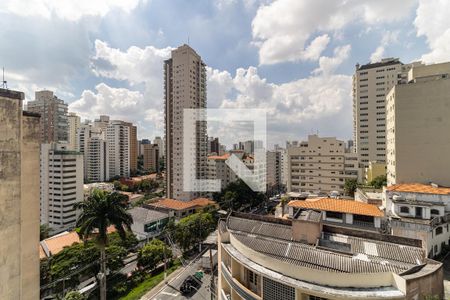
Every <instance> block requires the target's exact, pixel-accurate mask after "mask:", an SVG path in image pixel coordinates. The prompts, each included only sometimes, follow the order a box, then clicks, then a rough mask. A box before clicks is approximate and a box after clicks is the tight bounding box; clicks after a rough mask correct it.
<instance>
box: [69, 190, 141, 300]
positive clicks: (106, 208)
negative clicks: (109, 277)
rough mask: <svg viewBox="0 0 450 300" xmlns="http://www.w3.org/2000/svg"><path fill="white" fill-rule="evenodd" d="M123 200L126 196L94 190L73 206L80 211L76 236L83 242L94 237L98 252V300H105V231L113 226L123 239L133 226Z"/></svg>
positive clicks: (106, 240)
mask: <svg viewBox="0 0 450 300" xmlns="http://www.w3.org/2000/svg"><path fill="white" fill-rule="evenodd" d="M124 197H125V198H124ZM125 199H126V196H124V195H121V194H119V193H109V192H106V191H101V190H94V191H93V192H92V194H91V195H90V196H89V197H88V199H87V200H85V201H83V202H80V203H77V204H75V208H76V209H80V210H81V214H80V215H79V217H78V219H77V223H76V227H77V232H78V235H79V236H80V238H82V239H83V240H87V239H88V238H90V237H92V236H93V235H95V236H96V242H97V246H98V248H99V250H100V273H99V281H100V300H106V254H105V249H106V246H107V245H108V232H107V229H108V227H109V226H111V225H113V226H114V227H115V228H116V230H117V232H118V233H119V236H120V237H121V238H122V239H125V238H126V231H125V230H126V229H127V230H130V226H131V224H133V218H132V217H131V215H130V214H129V213H128V212H127V211H126V205H125V201H124V200H125Z"/></svg>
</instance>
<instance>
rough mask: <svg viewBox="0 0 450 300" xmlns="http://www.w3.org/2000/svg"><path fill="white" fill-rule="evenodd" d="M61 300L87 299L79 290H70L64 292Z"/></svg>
mask: <svg viewBox="0 0 450 300" xmlns="http://www.w3.org/2000/svg"><path fill="white" fill-rule="evenodd" d="M63 300H87V298H86V296H84V295H83V294H81V293H80V292H77V291H71V292H68V293H67V294H66V296H65V297H64V299H63Z"/></svg>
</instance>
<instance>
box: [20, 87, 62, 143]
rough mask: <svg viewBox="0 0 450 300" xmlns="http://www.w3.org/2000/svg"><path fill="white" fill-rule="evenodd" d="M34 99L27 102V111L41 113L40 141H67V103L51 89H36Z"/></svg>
mask: <svg viewBox="0 0 450 300" xmlns="http://www.w3.org/2000/svg"><path fill="white" fill-rule="evenodd" d="M35 94H36V96H35V98H36V100H34V101H30V102H28V104H27V108H28V111H30V112H34V113H38V114H40V115H41V120H40V122H41V124H40V130H41V143H51V142H62V141H66V142H67V141H68V132H69V123H68V121H67V104H66V103H64V101H63V100H61V99H59V98H58V97H56V96H55V95H54V94H53V92H52V91H38V92H36V93H35Z"/></svg>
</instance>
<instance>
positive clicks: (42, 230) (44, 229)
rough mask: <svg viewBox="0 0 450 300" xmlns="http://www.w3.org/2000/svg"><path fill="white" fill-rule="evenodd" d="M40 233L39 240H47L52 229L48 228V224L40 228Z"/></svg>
mask: <svg viewBox="0 0 450 300" xmlns="http://www.w3.org/2000/svg"><path fill="white" fill-rule="evenodd" d="M39 230H40V232H39V239H40V240H41V241H42V240H45V239H46V238H48V233H49V232H50V227H48V225H47V224H41V226H40V228H39Z"/></svg>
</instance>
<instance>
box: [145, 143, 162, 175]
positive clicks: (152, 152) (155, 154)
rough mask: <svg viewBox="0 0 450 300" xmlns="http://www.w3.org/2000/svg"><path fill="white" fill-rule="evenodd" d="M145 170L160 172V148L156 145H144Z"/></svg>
mask: <svg viewBox="0 0 450 300" xmlns="http://www.w3.org/2000/svg"><path fill="white" fill-rule="evenodd" d="M141 147H142V156H143V163H144V165H143V167H144V170H148V171H150V172H152V173H154V172H159V147H158V145H156V144H142V145H141Z"/></svg>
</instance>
